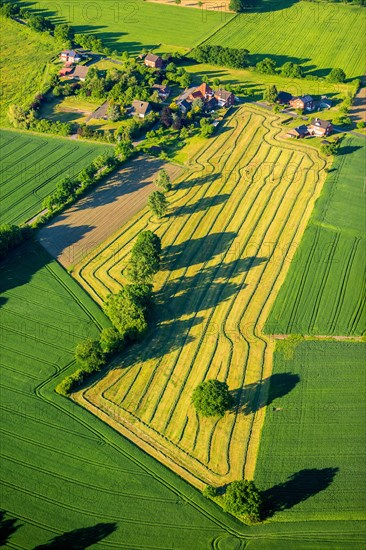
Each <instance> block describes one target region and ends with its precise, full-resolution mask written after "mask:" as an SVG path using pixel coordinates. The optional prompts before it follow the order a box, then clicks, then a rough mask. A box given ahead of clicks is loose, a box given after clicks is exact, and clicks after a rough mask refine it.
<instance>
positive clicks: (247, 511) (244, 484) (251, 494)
mask: <svg viewBox="0 0 366 550" xmlns="http://www.w3.org/2000/svg"><path fill="white" fill-rule="evenodd" d="M261 508H262V496H261V494H260V492H259V491H258V489H257V488H256V486H255V484H254V481H248V480H246V479H241V480H240V481H232V482H231V483H230V484H229V486H228V488H227V489H226V494H225V499H224V509H225V510H226V511H227V512H230V513H231V514H235V515H238V516H244V517H247V518H248V519H249V520H250V521H259V520H260V516H261Z"/></svg>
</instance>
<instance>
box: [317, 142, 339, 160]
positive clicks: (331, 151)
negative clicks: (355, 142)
mask: <svg viewBox="0 0 366 550" xmlns="http://www.w3.org/2000/svg"><path fill="white" fill-rule="evenodd" d="M338 149H339V143H336V142H333V143H323V144H322V145H321V146H320V152H321V153H322V154H323V155H325V156H326V157H329V156H330V155H336V154H337V152H338Z"/></svg>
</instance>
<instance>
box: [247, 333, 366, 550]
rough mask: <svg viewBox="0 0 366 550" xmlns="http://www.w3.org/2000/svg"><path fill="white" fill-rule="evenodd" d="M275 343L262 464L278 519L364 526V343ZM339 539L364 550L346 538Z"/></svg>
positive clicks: (263, 482) (261, 477)
mask: <svg viewBox="0 0 366 550" xmlns="http://www.w3.org/2000/svg"><path fill="white" fill-rule="evenodd" d="M277 346H278V349H277V351H276V353H275V360H274V369H273V380H275V378H276V383H275V382H274V383H273V384H272V385H271V387H270V405H271V406H270V407H269V408H268V409H267V413H266V420H265V424H264V429H263V432H262V438H261V444H260V451H259V456H258V462H257V468H256V481H257V483H258V485H260V486H261V487H262V488H263V489H265V490H266V491H267V493H266V496H267V497H269V498H270V499H271V509H272V511H273V512H276V514H275V515H274V516H273V518H272V521H276V522H298V521H303V520H305V521H307V522H312V521H313V522H316V523H317V522H320V521H321V520H329V521H332V520H339V521H341V520H345V521H347V520H357V521H359V524H360V526H362V528H363V529H364V527H365V524H364V523H363V522H361V521H360V520H365V505H366V496H365V495H366V484H365V471H364V468H365V458H364V456H365V447H366V422H365V419H366V403H365V384H366V377H365V369H364V364H365V352H366V345H365V344H364V343H348V342H347V343H346V342H319V341H317V342H315V341H312V342H300V343H298V344H297V345H295V344H294V343H291V341H286V342H285V341H282V342H280V344H277ZM316 523H315V525H316ZM321 532H323V533H324V534H325V535H326V532H327V530H326V528H324V524H321V523H319V533H321ZM349 532H350V533H352V532H353V530H351V529H350V530H349ZM339 543H340V544H341V545H342V544H343V546H342V547H343V548H359V547H361V542H360V545H357V544H355V543H352V542H351V541H350V540H349V539H348V537H347V536H345V537H344V538H341V539H340V540H339Z"/></svg>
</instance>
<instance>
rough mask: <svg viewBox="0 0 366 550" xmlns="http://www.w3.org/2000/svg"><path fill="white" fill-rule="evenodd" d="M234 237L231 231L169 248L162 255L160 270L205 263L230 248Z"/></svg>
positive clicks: (190, 240) (234, 234) (213, 234)
mask: <svg viewBox="0 0 366 550" xmlns="http://www.w3.org/2000/svg"><path fill="white" fill-rule="evenodd" d="M235 237H236V233H235V232H233V231H227V232H222V233H211V234H210V235H206V236H205V237H199V238H198V239H189V240H188V241H184V242H182V243H180V244H174V245H172V246H170V247H169V248H168V249H167V251H166V252H165V253H164V255H163V261H162V265H161V267H162V269H164V270H168V271H172V270H177V269H181V268H182V267H188V266H191V265H195V264H200V263H205V262H207V261H209V260H212V259H213V258H215V257H216V256H218V255H219V254H224V253H225V252H227V250H228V249H229V248H230V246H231V244H232V242H233V241H234V239H235Z"/></svg>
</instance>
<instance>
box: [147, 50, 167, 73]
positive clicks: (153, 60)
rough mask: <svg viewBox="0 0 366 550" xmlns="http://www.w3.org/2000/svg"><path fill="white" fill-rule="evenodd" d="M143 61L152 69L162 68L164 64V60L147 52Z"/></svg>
mask: <svg viewBox="0 0 366 550" xmlns="http://www.w3.org/2000/svg"><path fill="white" fill-rule="evenodd" d="M144 63H145V65H146V66H147V67H152V68H153V69H162V68H163V66H164V61H163V60H162V58H161V57H160V56H159V55H155V54H153V53H149V54H147V56H146V57H145V61H144Z"/></svg>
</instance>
